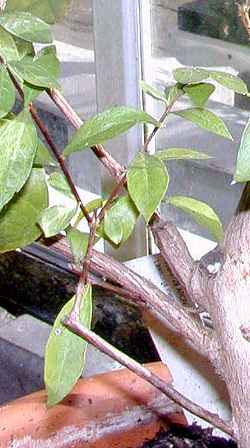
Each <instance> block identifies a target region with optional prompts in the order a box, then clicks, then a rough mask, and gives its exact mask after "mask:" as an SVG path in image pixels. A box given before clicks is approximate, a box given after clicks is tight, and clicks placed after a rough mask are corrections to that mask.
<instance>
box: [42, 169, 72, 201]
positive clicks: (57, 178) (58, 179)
mask: <svg viewBox="0 0 250 448" xmlns="http://www.w3.org/2000/svg"><path fill="white" fill-rule="evenodd" d="M48 183H49V185H50V186H51V187H52V188H54V189H55V190H58V191H60V192H61V193H63V194H65V195H66V196H69V197H70V198H71V199H72V198H73V199H74V196H73V193H72V191H71V188H70V186H69V184H68V182H67V179H66V178H65V176H64V175H63V174H62V173H52V174H51V175H50V176H49V179H48Z"/></svg>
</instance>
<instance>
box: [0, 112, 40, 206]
mask: <svg viewBox="0 0 250 448" xmlns="http://www.w3.org/2000/svg"><path fill="white" fill-rule="evenodd" d="M37 144H38V138H37V132H36V128H35V126H34V125H33V123H32V121H31V119H30V116H29V114H28V113H27V112H21V113H20V114H19V115H18V116H17V117H16V118H15V119H13V120H6V122H5V123H4V124H3V125H2V126H1V127H0V210H1V209H2V208H3V206H4V205H5V204H7V203H8V202H9V201H10V199H11V198H12V197H13V196H14V194H15V193H17V192H18V191H20V190H21V188H22V187H23V185H24V183H25V182H26V180H27V179H28V177H29V175H30V171H31V168H32V165H33V160H34V157H35V154H36V149H37Z"/></svg>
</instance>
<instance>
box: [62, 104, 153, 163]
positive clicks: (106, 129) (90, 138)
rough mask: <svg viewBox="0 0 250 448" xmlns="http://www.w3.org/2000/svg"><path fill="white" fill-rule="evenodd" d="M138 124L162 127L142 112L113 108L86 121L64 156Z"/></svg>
mask: <svg viewBox="0 0 250 448" xmlns="http://www.w3.org/2000/svg"><path fill="white" fill-rule="evenodd" d="M137 123H151V124H153V125H154V126H160V124H159V122H158V121H156V120H155V119H154V118H153V117H151V116H150V115H148V114H146V113H145V112H143V111H142V110H137V109H133V108H132V107H112V108H111V109H108V110H106V111H105V112H102V113H100V114H97V115H95V116H94V117H93V118H91V119H90V120H88V121H86V122H85V123H84V124H83V125H82V126H81V127H80V129H79V130H78V131H77V132H76V133H75V135H74V136H73V138H72V140H71V142H70V143H69V144H68V146H66V148H65V150H64V152H63V154H64V156H65V157H67V156H69V155H70V154H72V153H73V152H75V151H79V150H81V149H84V148H87V147H90V146H94V145H97V144H99V143H103V142H105V141H107V140H110V139H112V138H114V137H116V136H117V135H120V134H123V133H124V132H126V131H128V130H129V129H130V128H131V127H133V126H134V125H135V124H137Z"/></svg>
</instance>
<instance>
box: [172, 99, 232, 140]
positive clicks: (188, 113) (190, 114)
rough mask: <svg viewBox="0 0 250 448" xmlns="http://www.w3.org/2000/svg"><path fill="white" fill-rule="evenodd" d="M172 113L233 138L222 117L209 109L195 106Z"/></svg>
mask: <svg viewBox="0 0 250 448" xmlns="http://www.w3.org/2000/svg"><path fill="white" fill-rule="evenodd" d="M173 113H174V114H175V115H178V116H179V117H182V118H185V120H189V121H191V122H192V123H194V124H196V125H197V126H199V127H200V128H202V129H205V130H206V131H209V132H212V133H213V134H217V135H220V136H221V137H225V138H228V139H229V140H233V137H232V135H231V134H230V132H229V130H228V128H227V126H226V125H225V123H224V122H223V121H222V119H221V118H219V117H218V116H217V115H215V114H214V113H213V112H211V111H210V110H207V109H202V108H199V107H197V108H193V109H185V110H181V111H179V112H173Z"/></svg>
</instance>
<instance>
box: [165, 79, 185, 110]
mask: <svg viewBox="0 0 250 448" xmlns="http://www.w3.org/2000/svg"><path fill="white" fill-rule="evenodd" d="M183 94H184V91H183V88H182V86H180V85H179V84H175V85H174V86H170V87H167V88H166V89H165V97H166V100H167V105H168V106H170V105H171V104H173V103H174V102H175V101H176V100H178V98H180V97H181V96H182V95H183Z"/></svg>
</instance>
